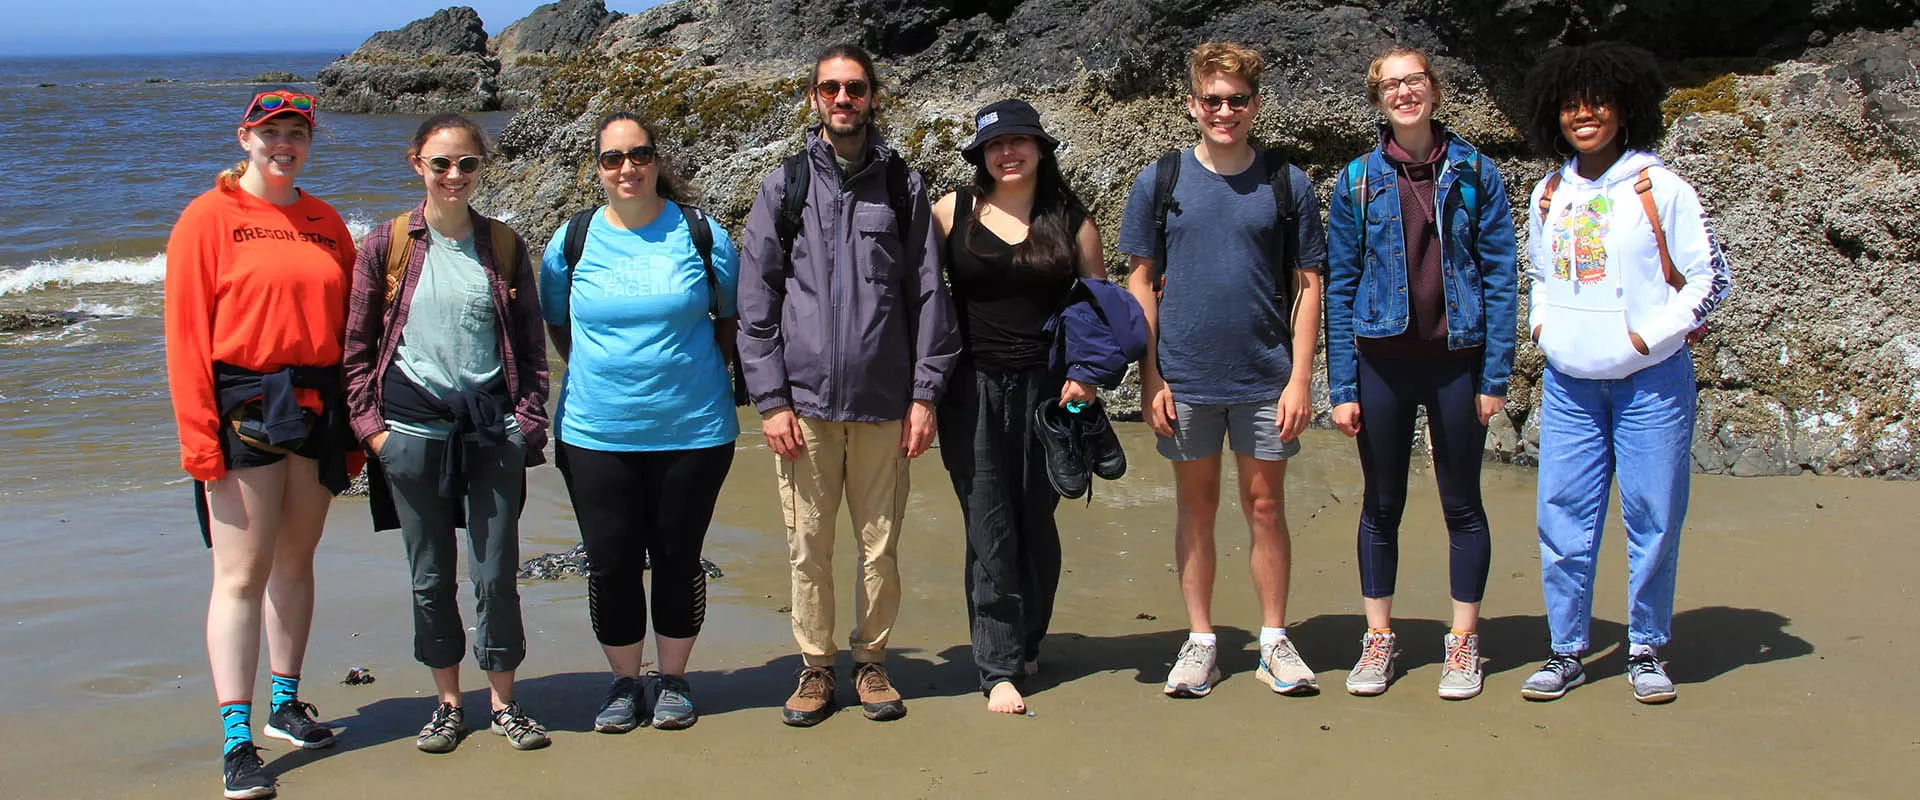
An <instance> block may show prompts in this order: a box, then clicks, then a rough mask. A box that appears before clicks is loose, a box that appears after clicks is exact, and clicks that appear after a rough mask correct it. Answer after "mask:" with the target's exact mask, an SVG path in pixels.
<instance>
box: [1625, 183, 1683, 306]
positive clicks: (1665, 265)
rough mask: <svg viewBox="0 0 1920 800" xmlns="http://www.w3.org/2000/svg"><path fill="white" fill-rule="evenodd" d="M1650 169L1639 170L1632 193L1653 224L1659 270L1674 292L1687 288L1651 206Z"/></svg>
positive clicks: (1655, 210)
mask: <svg viewBox="0 0 1920 800" xmlns="http://www.w3.org/2000/svg"><path fill="white" fill-rule="evenodd" d="M1652 170H1653V168H1652V167H1648V168H1646V169H1643V170H1640V180H1638V181H1635V182H1634V184H1633V193H1634V194H1637V195H1639V196H1640V207H1641V208H1642V209H1645V210H1646V212H1647V221H1648V222H1650V223H1653V243H1654V244H1655V245H1658V246H1659V248H1660V270H1661V271H1662V272H1664V273H1666V276H1667V285H1668V286H1672V287H1673V290H1674V291H1676V292H1677V291H1680V290H1681V289H1684V288H1686V287H1687V279H1686V278H1685V277H1683V276H1682V275H1681V274H1680V270H1678V269H1676V268H1674V266H1673V254H1672V253H1669V252H1667V229H1666V226H1664V225H1662V224H1660V209H1659V208H1658V207H1656V206H1655V205H1654V204H1653V174H1652Z"/></svg>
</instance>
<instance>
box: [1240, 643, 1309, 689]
mask: <svg viewBox="0 0 1920 800" xmlns="http://www.w3.org/2000/svg"><path fill="white" fill-rule="evenodd" d="M1256 675H1258V676H1259V678H1260V680H1261V682H1263V683H1265V684H1266V685H1267V686H1269V687H1271V688H1272V689H1273V690H1274V691H1275V692H1276V693H1279V694H1293V695H1301V694H1313V693H1315V692H1318V691H1320V681H1319V680H1318V679H1316V678H1314V677H1313V669H1312V668H1311V667H1308V666H1307V660H1306V659H1304V658H1301V657H1300V651H1299V650H1297V649H1295V648H1294V646H1293V640H1292V639H1288V638H1286V637H1284V636H1283V637H1281V638H1280V639H1278V640H1276V641H1274V643H1273V644H1270V645H1267V646H1266V647H1262V648H1260V669H1259V670H1258V671H1257V672H1256Z"/></svg>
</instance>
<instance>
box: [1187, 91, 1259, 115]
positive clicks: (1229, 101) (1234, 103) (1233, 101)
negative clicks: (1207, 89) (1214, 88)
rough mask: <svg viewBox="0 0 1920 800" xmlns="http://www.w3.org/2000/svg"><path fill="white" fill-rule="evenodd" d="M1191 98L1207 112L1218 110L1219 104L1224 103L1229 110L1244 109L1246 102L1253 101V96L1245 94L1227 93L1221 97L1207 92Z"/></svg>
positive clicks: (1245, 108)
mask: <svg viewBox="0 0 1920 800" xmlns="http://www.w3.org/2000/svg"><path fill="white" fill-rule="evenodd" d="M1193 99H1194V100H1196V101H1198V102H1199V103H1200V107H1201V108H1202V109H1205V110H1206V112H1207V113H1209V114H1211V113H1213V112H1215V111H1219V110H1220V106H1221V105H1222V104H1225V105H1226V107H1227V109H1228V110H1231V111H1245V110H1247V104H1249V103H1252V102H1253V96H1252V95H1245V94H1236V95H1229V96H1227V97H1221V96H1219V95H1215V94H1207V95H1201V96H1199V97H1195V98H1193Z"/></svg>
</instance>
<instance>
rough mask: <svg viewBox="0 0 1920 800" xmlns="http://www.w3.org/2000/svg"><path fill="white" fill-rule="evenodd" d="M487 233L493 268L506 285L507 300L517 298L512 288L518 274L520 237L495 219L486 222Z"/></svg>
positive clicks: (509, 227)
mask: <svg viewBox="0 0 1920 800" xmlns="http://www.w3.org/2000/svg"><path fill="white" fill-rule="evenodd" d="M487 231H488V233H489V234H490V241H491V243H492V246H493V267H494V270H495V271H496V272H498V273H500V281H501V282H502V283H505V284H506V285H507V299H509V300H511V299H513V298H515V297H517V296H519V294H518V291H517V290H516V289H514V288H513V279H514V277H516V276H517V275H518V274H519V272H520V248H519V246H518V242H519V240H520V235H519V234H517V233H514V232H513V228H512V227H511V226H509V225H507V223H504V222H501V221H500V220H497V219H491V218H489V219H488V220H487Z"/></svg>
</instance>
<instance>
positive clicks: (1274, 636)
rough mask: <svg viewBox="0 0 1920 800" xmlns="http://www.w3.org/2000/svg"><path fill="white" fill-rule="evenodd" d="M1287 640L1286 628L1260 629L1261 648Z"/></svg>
mask: <svg viewBox="0 0 1920 800" xmlns="http://www.w3.org/2000/svg"><path fill="white" fill-rule="evenodd" d="M1285 638H1287V629H1286V628H1261V629H1260V646H1261V647H1267V646H1270V645H1272V644H1273V643H1274V642H1277V641H1280V640H1281V639H1285Z"/></svg>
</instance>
